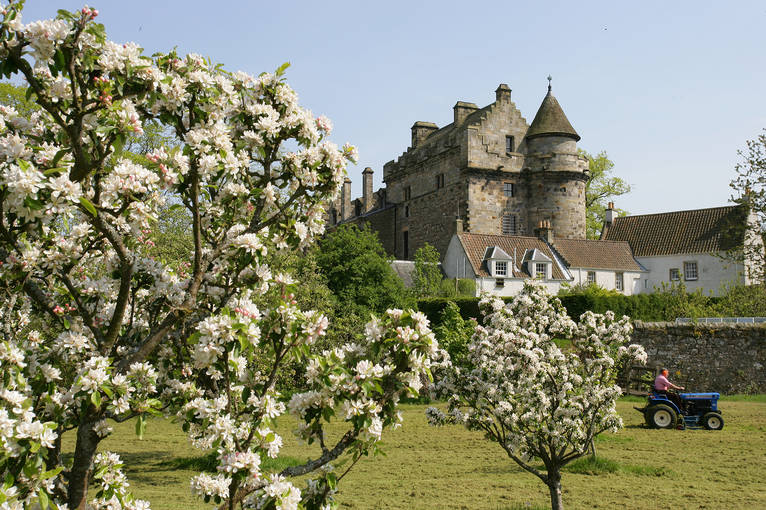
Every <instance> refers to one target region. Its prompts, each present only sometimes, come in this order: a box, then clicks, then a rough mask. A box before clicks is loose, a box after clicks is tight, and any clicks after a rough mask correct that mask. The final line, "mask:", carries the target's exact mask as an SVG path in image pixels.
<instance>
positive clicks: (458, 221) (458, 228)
mask: <svg viewBox="0 0 766 510" xmlns="http://www.w3.org/2000/svg"><path fill="white" fill-rule="evenodd" d="M455 233H456V234H462V233H463V220H461V219H460V218H455Z"/></svg>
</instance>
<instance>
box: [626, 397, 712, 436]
mask: <svg viewBox="0 0 766 510" xmlns="http://www.w3.org/2000/svg"><path fill="white" fill-rule="evenodd" d="M678 396H679V397H680V400H681V407H680V408H679V406H678V405H676V403H675V402H673V401H672V400H670V399H669V398H668V396H667V395H665V394H662V393H656V392H652V393H650V394H649V395H648V396H647V400H648V401H647V403H646V406H644V407H634V409H635V410H637V411H640V412H641V413H643V414H644V419H645V420H646V424H647V425H648V426H649V427H651V428H655V429H674V428H680V429H685V428H693V429H694V428H696V429H698V428H706V429H707V430H721V429H722V428H723V416H721V411H720V410H719V409H718V399H719V398H720V397H721V395H720V393H680V394H679V395H678Z"/></svg>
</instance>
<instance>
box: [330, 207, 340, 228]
mask: <svg viewBox="0 0 766 510" xmlns="http://www.w3.org/2000/svg"><path fill="white" fill-rule="evenodd" d="M330 215H331V216H332V224H333V225H337V224H338V211H336V210H335V209H333V210H332V212H331V213H330Z"/></svg>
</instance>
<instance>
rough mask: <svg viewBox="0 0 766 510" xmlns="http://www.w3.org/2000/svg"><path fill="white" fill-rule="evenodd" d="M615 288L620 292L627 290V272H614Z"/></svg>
mask: <svg viewBox="0 0 766 510" xmlns="http://www.w3.org/2000/svg"><path fill="white" fill-rule="evenodd" d="M614 288H615V289H616V290H619V291H620V292H622V291H624V290H625V273H614Z"/></svg>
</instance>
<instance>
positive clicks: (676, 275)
mask: <svg viewBox="0 0 766 510" xmlns="http://www.w3.org/2000/svg"><path fill="white" fill-rule="evenodd" d="M669 280H670V281H671V282H678V281H681V271H680V270H679V269H678V268H677V267H672V268H670V275H669Z"/></svg>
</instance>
